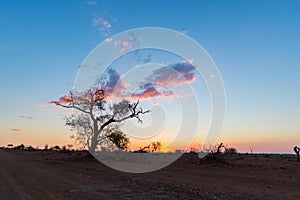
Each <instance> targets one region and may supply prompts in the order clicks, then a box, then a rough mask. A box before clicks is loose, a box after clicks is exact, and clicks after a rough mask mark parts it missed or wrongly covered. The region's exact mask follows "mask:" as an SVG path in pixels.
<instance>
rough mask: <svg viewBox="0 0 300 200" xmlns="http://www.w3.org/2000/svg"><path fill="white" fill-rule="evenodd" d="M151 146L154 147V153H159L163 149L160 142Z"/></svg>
mask: <svg viewBox="0 0 300 200" xmlns="http://www.w3.org/2000/svg"><path fill="white" fill-rule="evenodd" d="M151 145H152V148H153V151H154V152H156V151H159V150H160V149H161V147H162V144H161V142H159V141H157V142H152V143H151Z"/></svg>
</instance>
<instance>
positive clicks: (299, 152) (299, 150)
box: [294, 146, 300, 162]
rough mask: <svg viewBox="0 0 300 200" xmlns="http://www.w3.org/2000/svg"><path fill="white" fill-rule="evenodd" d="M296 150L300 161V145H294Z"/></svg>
mask: <svg viewBox="0 0 300 200" xmlns="http://www.w3.org/2000/svg"><path fill="white" fill-rule="evenodd" d="M294 151H295V153H296V154H297V161H298V162H299V161H300V158H299V157H300V155H299V154H300V147H297V146H295V147H294Z"/></svg>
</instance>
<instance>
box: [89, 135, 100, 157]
mask: <svg viewBox="0 0 300 200" xmlns="http://www.w3.org/2000/svg"><path fill="white" fill-rule="evenodd" d="M97 145H98V140H97V138H95V137H93V138H92V141H91V146H90V148H89V152H90V153H91V154H92V155H94V153H95V151H96V148H97Z"/></svg>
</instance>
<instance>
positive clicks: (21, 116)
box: [18, 115, 33, 119]
mask: <svg viewBox="0 0 300 200" xmlns="http://www.w3.org/2000/svg"><path fill="white" fill-rule="evenodd" d="M18 117H20V118H23V119H33V117H31V116H26V115H19V116H18Z"/></svg>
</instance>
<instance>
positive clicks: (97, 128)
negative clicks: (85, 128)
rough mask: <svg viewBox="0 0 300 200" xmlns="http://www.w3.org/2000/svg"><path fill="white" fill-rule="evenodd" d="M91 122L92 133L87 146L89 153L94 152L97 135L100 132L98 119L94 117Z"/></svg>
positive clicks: (96, 144)
mask: <svg viewBox="0 0 300 200" xmlns="http://www.w3.org/2000/svg"><path fill="white" fill-rule="evenodd" d="M93 123H94V130H93V135H92V141H91V146H90V148H89V152H90V153H91V154H94V153H95V151H96V149H97V146H98V136H99V133H100V130H99V126H98V121H97V120H96V119H95V120H93Z"/></svg>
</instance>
